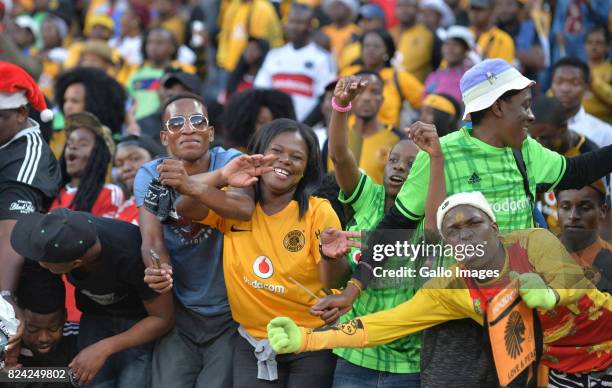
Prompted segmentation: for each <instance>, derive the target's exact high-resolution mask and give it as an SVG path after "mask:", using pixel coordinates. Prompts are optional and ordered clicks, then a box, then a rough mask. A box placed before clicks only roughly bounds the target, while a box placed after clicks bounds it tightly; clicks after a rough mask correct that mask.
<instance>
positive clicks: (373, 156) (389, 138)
mask: <svg viewBox="0 0 612 388" xmlns="http://www.w3.org/2000/svg"><path fill="white" fill-rule="evenodd" d="M353 121H354V120H353ZM351 127H352V126H351ZM399 140H400V133H399V132H397V131H396V130H394V129H393V127H392V126H391V125H387V126H385V127H384V128H383V129H381V130H380V131H378V132H376V133H375V134H373V135H371V136H368V137H366V138H362V137H360V136H359V135H357V134H356V133H355V132H354V131H353V130H352V128H351V129H350V130H349V148H350V149H351V152H353V155H355V159H356V160H357V161H358V165H359V168H360V169H361V170H363V171H364V172H365V173H366V174H367V175H368V176H369V177H370V178H371V179H372V181H373V182H374V183H376V184H379V185H382V184H383V176H384V175H385V165H386V164H387V159H388V158H389V153H390V152H391V149H392V148H393V146H394V145H395V144H396V143H397V142H398V141H399ZM359 143H361V145H359ZM359 147H361V150H359ZM327 171H330V172H331V171H334V164H333V163H332V161H331V159H330V158H329V157H328V158H327Z"/></svg>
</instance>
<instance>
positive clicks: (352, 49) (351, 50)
mask: <svg viewBox="0 0 612 388" xmlns="http://www.w3.org/2000/svg"><path fill="white" fill-rule="evenodd" d="M359 58H361V42H359V41H355V42H352V43H349V44H348V45H347V46H345V47H344V49H343V50H342V51H341V52H340V56H339V57H338V69H340V71H341V72H342V71H344V70H345V69H347V68H349V67H351V66H353V64H354V63H355V61H357V60H358V59H359Z"/></svg>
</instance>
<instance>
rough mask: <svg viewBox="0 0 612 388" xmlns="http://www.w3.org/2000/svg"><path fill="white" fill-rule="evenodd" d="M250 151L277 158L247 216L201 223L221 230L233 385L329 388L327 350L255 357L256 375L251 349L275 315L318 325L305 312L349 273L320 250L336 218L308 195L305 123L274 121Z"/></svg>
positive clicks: (311, 141) (311, 172) (311, 171)
mask: <svg viewBox="0 0 612 388" xmlns="http://www.w3.org/2000/svg"><path fill="white" fill-rule="evenodd" d="M249 151H250V153H252V154H265V155H272V156H274V157H275V160H274V162H273V164H272V169H271V171H269V172H267V173H265V174H263V175H262V176H261V177H260V178H259V180H258V181H257V183H256V187H255V192H256V194H255V202H256V207H255V211H254V212H253V214H252V217H251V219H250V220H248V221H237V220H233V219H229V218H224V217H221V216H219V215H218V214H216V213H214V212H213V211H209V212H208V216H207V217H206V219H204V220H202V221H200V222H201V223H204V224H207V225H211V226H213V227H215V228H217V229H219V230H221V231H222V232H223V233H224V240H223V269H224V277H225V284H226V286H227V293H228V299H229V304H230V307H231V310H232V315H233V318H234V320H235V321H237V322H238V323H239V324H240V325H241V327H240V328H239V332H240V335H241V337H242V338H240V339H239V340H238V344H237V345H236V349H235V351H234V371H235V373H234V387H249V388H250V387H253V386H259V385H257V383H258V380H259V379H261V377H258V376H264V375H266V377H265V378H263V380H268V382H270V383H272V384H270V386H273V387H285V386H286V382H287V381H299V384H298V385H296V386H299V387H310V386H330V385H331V382H332V377H333V371H334V367H335V358H334V356H333V355H332V353H331V352H330V351H320V352H313V353H309V354H308V355H305V356H303V357H294V356H290V355H283V356H279V357H275V356H270V357H269V358H267V359H265V360H259V361H260V363H259V366H260V370H259V371H258V360H257V359H256V358H255V355H254V353H253V347H254V346H255V347H256V346H264V347H269V344H267V343H265V342H262V341H263V340H264V339H265V338H266V336H267V333H266V325H267V323H268V322H269V320H270V319H271V318H272V317H274V316H276V315H284V316H290V317H292V318H293V319H295V320H296V321H299V322H301V323H302V324H303V325H304V326H306V327H310V328H315V327H320V326H323V325H324V322H323V321H322V320H321V319H320V318H319V317H317V316H314V315H311V314H310V313H309V309H310V307H311V306H312V305H313V304H314V303H315V302H316V301H317V300H318V298H321V297H323V296H325V292H324V290H325V289H329V288H333V287H338V286H340V285H342V283H343V281H344V280H345V279H346V277H347V276H348V265H347V263H346V261H345V260H334V259H327V258H325V257H323V256H322V254H321V253H320V250H319V241H320V238H321V237H320V236H321V233H322V232H323V230H324V229H326V228H330V227H331V228H334V229H339V228H340V221H339V220H338V217H337V216H336V213H335V212H334V210H333V209H332V207H331V205H330V203H329V202H328V201H327V200H325V199H321V198H315V197H313V196H312V192H313V191H314V189H315V188H316V186H317V184H318V182H319V181H320V178H321V166H320V155H319V144H318V142H317V137H316V135H315V134H314V132H313V131H312V129H311V128H310V127H308V126H306V125H304V124H300V123H297V122H295V121H293V120H289V119H278V120H274V121H272V122H270V123H269V124H266V125H264V126H263V127H262V128H261V129H260V130H259V131H257V132H256V134H255V137H254V139H253V141H252V142H251V144H250V146H249ZM264 353H265V351H264ZM272 354H273V353H272ZM261 361H264V362H261ZM273 361H276V364H274V363H272V362H273ZM265 366H267V368H265ZM274 369H275V371H274V372H272V373H269V374H268V372H269V371H271V370H274ZM258 372H259V373H258ZM266 386H268V385H266Z"/></svg>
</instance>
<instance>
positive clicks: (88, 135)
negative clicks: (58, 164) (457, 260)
mask: <svg viewBox="0 0 612 388" xmlns="http://www.w3.org/2000/svg"><path fill="white" fill-rule="evenodd" d="M95 145H96V135H95V134H94V132H93V131H91V130H90V129H87V128H78V129H75V130H74V131H72V132H70V136H68V139H67V140H66V148H65V149H64V160H65V161H66V172H67V173H68V175H69V176H70V177H72V178H75V177H76V178H82V177H83V174H84V173H85V169H86V168H87V164H88V163H89V157H90V156H91V152H92V151H93V149H94V147H95Z"/></svg>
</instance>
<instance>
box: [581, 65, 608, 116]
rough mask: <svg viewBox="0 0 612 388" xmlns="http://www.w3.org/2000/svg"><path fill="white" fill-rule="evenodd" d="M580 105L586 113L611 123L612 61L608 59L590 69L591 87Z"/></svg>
mask: <svg viewBox="0 0 612 388" xmlns="http://www.w3.org/2000/svg"><path fill="white" fill-rule="evenodd" d="M582 105H584V110H585V111H587V113H589V114H592V115H593V116H595V117H597V118H598V119H600V120H603V121H605V122H607V123H608V124H612V63H611V62H610V61H609V60H608V61H605V62H603V63H601V64H600V65H598V66H595V67H593V68H592V69H591V87H590V88H589V90H587V92H586V93H585V95H584V98H583V99H582Z"/></svg>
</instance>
